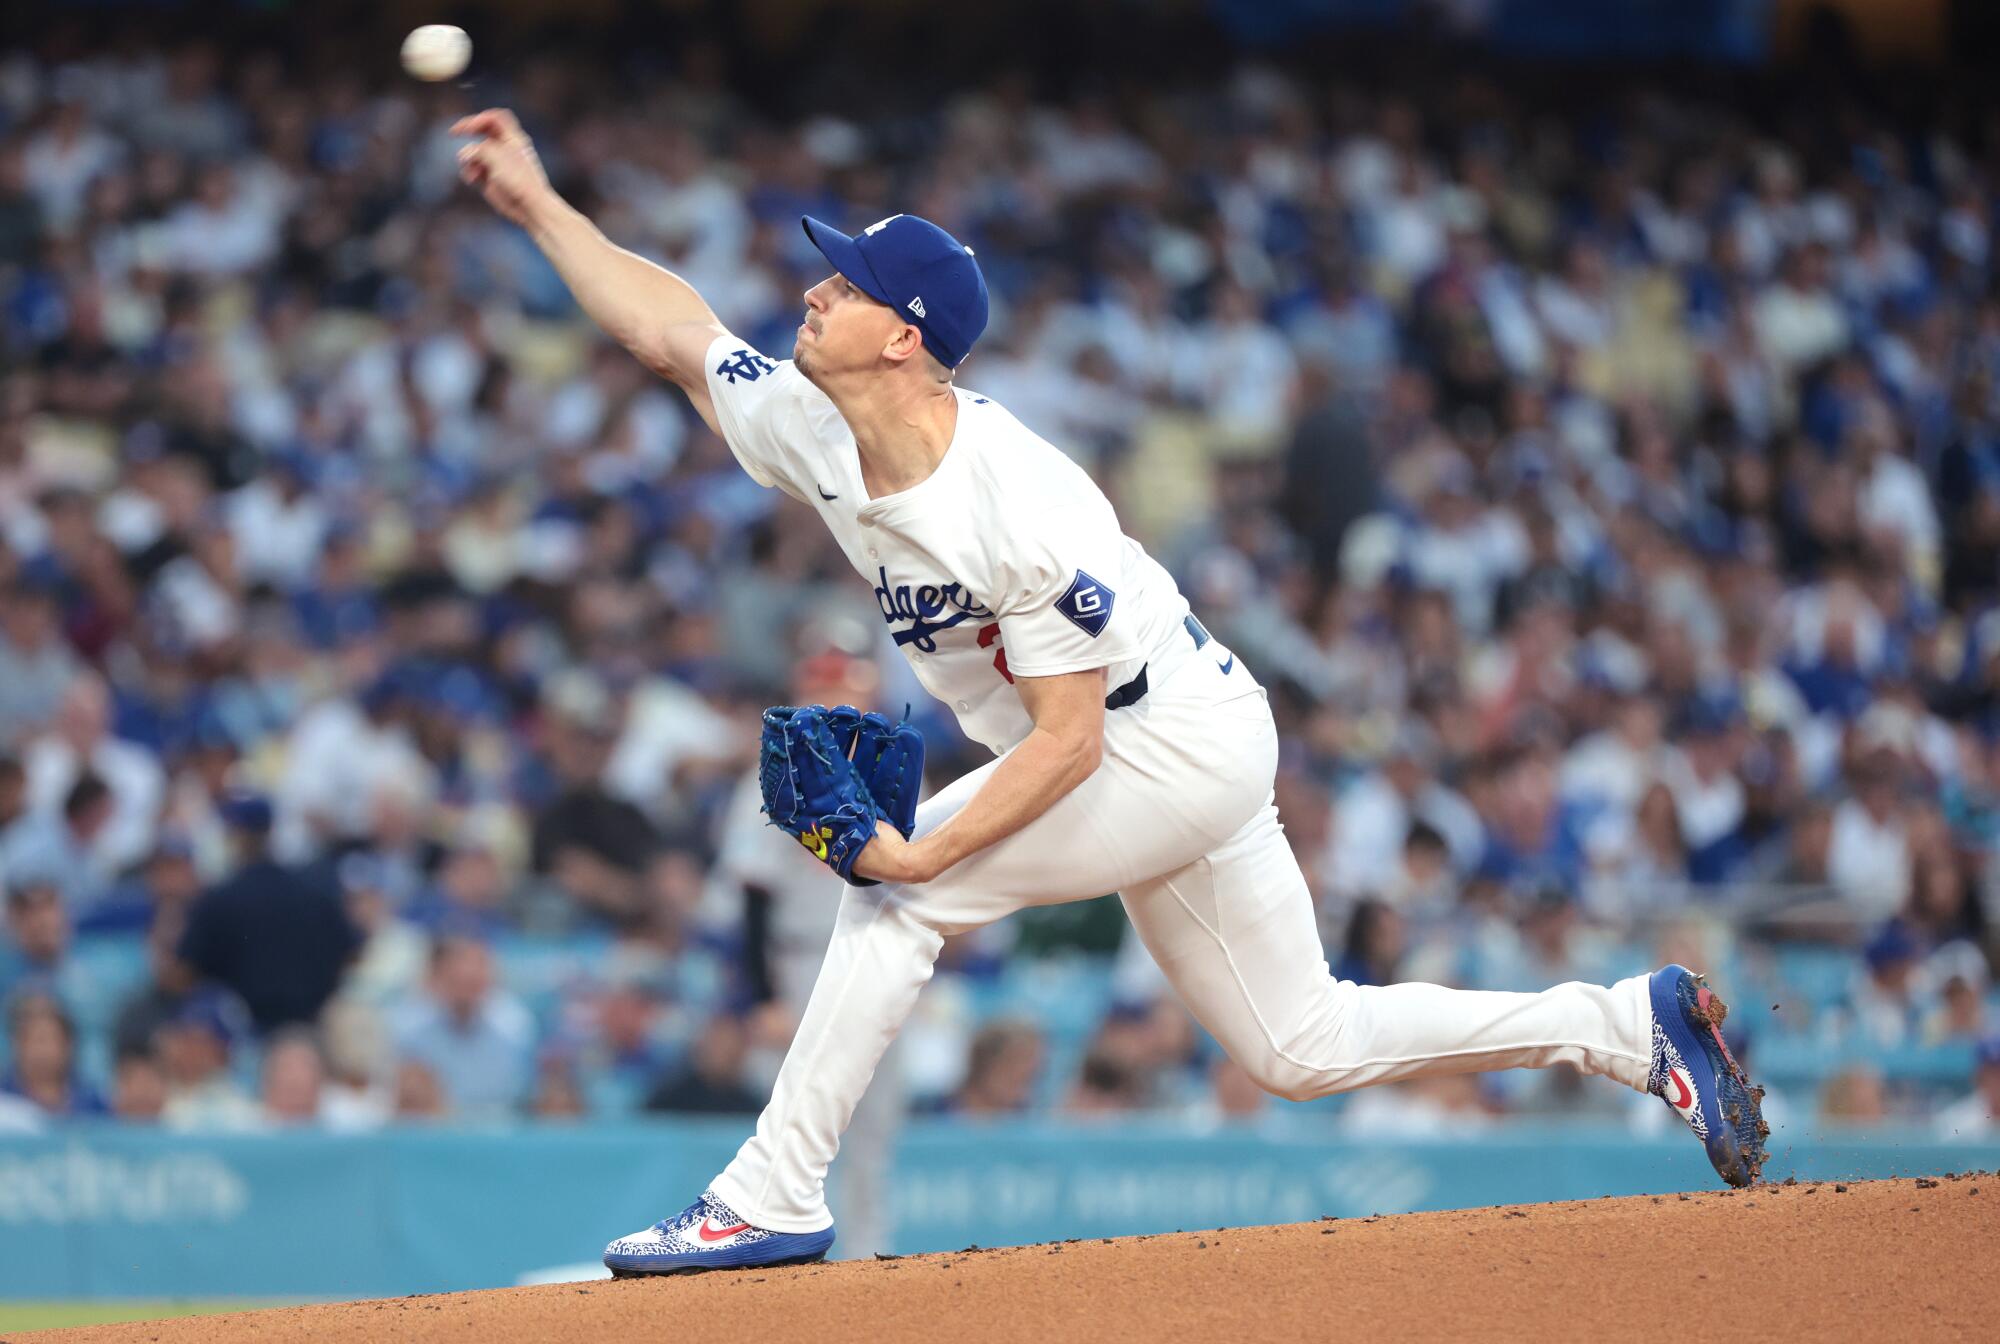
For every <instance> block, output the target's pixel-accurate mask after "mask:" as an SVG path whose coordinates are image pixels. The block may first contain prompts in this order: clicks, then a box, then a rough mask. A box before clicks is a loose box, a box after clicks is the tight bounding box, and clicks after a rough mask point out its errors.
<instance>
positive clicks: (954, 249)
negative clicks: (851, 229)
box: [799, 215, 986, 369]
mask: <svg viewBox="0 0 2000 1344" xmlns="http://www.w3.org/2000/svg"><path fill="white" fill-rule="evenodd" d="M799 223H801V224H803V225H804V226H805V230H806V237H808V238H810V239H812V244H813V246H814V247H816V248H818V249H819V250H820V254H821V255H822V256H824V257H825V258H826V259H827V260H828V261H829V262H831V263H833V269H834V270H836V271H839V272H840V273H841V274H842V275H844V276H846V277H847V278H848V280H849V281H850V282H852V284H853V285H854V287H855V288H856V289H858V290H860V291H861V292H862V293H863V294H866V295H867V296H868V297H869V298H871V299H873V300H875V301H876V302H877V303H886V304H888V305H889V306H890V307H891V308H894V309H895V310H896V311H897V313H898V314H900V315H901V317H902V318H903V320H904V321H905V322H908V323H909V324H910V325H911V326H913V327H915V328H916V329H917V330H918V331H920V332H922V333H923V334H924V348H925V349H926V350H928V351H930V352H931V353H932V354H933V355H935V356H937V358H938V361H939V362H940V363H942V364H943V365H944V366H945V367H946V368H953V369H955V368H957V367H958V366H959V365H960V364H961V363H963V362H964V360H965V357H966V356H967V355H968V354H970V353H972V343H973V342H974V341H976V340H978V339H979V334H980V333H981V332H983V331H985V330H986V277H985V276H983V275H981V274H980V273H979V263H978V262H977V261H974V260H973V258H972V249H971V248H969V247H967V246H965V245H964V244H963V243H961V242H959V241H958V239H956V238H954V237H952V236H951V235H950V234H948V233H946V232H945V231H944V230H943V229H941V228H939V227H938V226H937V225H935V224H933V223H931V222H930V221H929V220H928V219H919V218H918V217H917V216H915V215H891V216H889V217H888V218H887V219H885V220H882V221H881V222H880V223H876V224H870V225H869V226H868V227H867V228H865V229H863V230H862V231H861V232H860V233H859V234H858V235H856V236H854V237H849V236H848V235H847V234H844V233H842V232H841V231H840V230H839V229H836V228H834V227H833V226H832V225H830V224H822V223H821V222H820V221H818V220H816V219H814V218H813V217H812V216H811V215H802V216H800V217H799Z"/></svg>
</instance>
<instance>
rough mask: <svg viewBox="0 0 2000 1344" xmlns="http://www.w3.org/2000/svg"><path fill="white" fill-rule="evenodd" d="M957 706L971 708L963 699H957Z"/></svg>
mask: <svg viewBox="0 0 2000 1344" xmlns="http://www.w3.org/2000/svg"><path fill="white" fill-rule="evenodd" d="M958 707H959V708H960V709H971V708H972V706H971V705H968V704H966V703H965V701H963V700H961V701H959V702H958Z"/></svg>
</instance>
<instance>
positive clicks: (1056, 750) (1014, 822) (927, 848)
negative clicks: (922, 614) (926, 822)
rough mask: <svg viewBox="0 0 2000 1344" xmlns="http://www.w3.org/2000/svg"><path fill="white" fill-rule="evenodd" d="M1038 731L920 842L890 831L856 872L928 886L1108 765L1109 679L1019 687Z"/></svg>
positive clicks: (1083, 675) (1075, 677)
mask: <svg viewBox="0 0 2000 1344" xmlns="http://www.w3.org/2000/svg"><path fill="white" fill-rule="evenodd" d="M1017 684H1018V685H1019V687H1020V689H1021V699H1022V701H1023V703H1024V704H1026V705H1027V708H1028V712H1029V714H1030V715H1032V716H1033V717H1034V719H1035V727H1034V729H1033V730H1032V731H1031V732H1030V733H1029V734H1028V736H1027V737H1026V738H1025V739H1023V740H1022V742H1021V745H1020V746H1018V747H1016V748H1014V750H1013V751H1011V752H1009V753H1008V754H1007V757H1006V759H1005V760H1003V761H1001V762H1000V764H999V766H998V767H997V768H996V769H995V770H994V771H993V774H992V775H991V777H989V778H988V779H987V781H986V783H985V784H984V785H982V786H981V787H980V789H979V792H977V793H975V794H973V795H972V798H971V800H970V801H969V802H967V803H966V805H965V806H964V807H963V808H961V809H960V810H959V811H958V812H957V813H956V814H954V815H953V816H952V817H950V818H949V819H948V820H946V821H945V822H944V823H942V824H941V825H939V826H938V827H937V829H935V830H933V831H931V832H930V833H929V834H928V835H925V836H924V837H923V838H922V839H919V840H915V841H910V842H906V841H904V839H903V838H902V836H900V835H898V834H896V832H895V830H894V829H892V828H891V827H889V826H888V825H887V824H886V823H884V824H880V825H878V826H877V828H876V836H875V839H874V840H872V841H870V842H869V845H868V848H867V849H865V850H863V851H862V853H861V857H860V859H859V860H857V861H856V863H855V865H854V871H855V872H857V873H859V874H861V875H862V876H863V877H873V878H877V879H879V880H881V881H885V882H906V883H908V882H928V881H930V880H931V879H932V878H934V877H936V876H938V875H939V874H940V873H943V872H946V871H948V870H949V869H950V868H951V867H952V866H953V865H955V864H957V863H959V862H961V861H963V860H964V859H966V858H969V857H970V856H972V855H974V854H977V853H979V852H980V851H981V850H983V849H986V848H987V847H988V846H991V845H994V844H998V843H999V842H1000V841H1002V840H1005V839H1006V838H1007V837H1008V836H1010V835H1012V834H1014V833H1015V832H1016V831H1018V830H1020V829H1021V828H1023V827H1024V826H1026V825H1028V824H1029V823H1030V822H1032V821H1034V820H1035V818H1037V817H1039V816H1041V815H1042V814H1043V813H1044V812H1046V811H1048V810H1049V809H1050V808H1051V807H1054V806H1055V805H1056V803H1057V802H1059V801H1060V800H1061V799H1062V798H1064V797H1065V796H1067V795H1068V794H1069V792H1070V790H1072V789H1074V788H1075V787H1076V786H1077V785H1079V784H1081V783H1083V781H1084V780H1086V779H1089V778H1090V776H1091V775H1092V774H1093V773H1094V772H1095V771H1096V770H1097V767H1098V763H1099V762H1100V761H1102V760H1103V758H1104V686H1105V671H1104V669H1103V668H1097V669H1095V670H1093V671H1089V672H1075V673H1069V674H1066V675H1064V676H1059V677H1023V678H1021V679H1020V681H1019V682H1018V683H1017Z"/></svg>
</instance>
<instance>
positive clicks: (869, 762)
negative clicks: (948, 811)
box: [758, 705, 924, 887]
mask: <svg viewBox="0 0 2000 1344" xmlns="http://www.w3.org/2000/svg"><path fill="white" fill-rule="evenodd" d="M923 759H924V743H923V737H922V735H921V734H919V733H918V732H917V731H916V729H914V728H911V727H910V726H909V725H908V724H899V725H894V726H892V725H891V724H890V723H889V721H888V720H887V719H885V718H883V717H882V716H881V715H880V714H863V713H861V712H860V711H859V710H856V709H855V708H854V707H853V706H851V705H838V706H836V707H834V708H832V709H828V708H826V707H825V706H823V705H807V706H805V707H804V708H802V709H793V708H791V707H789V706H785V705H779V706H775V707H773V708H771V709H767V710H765V711H764V731H763V741H762V745H761V748H760V759H759V766H758V785H759V788H760V789H761V791H762V793H763V795H764V814H765V815H766V816H768V817H769V818H770V819H771V824H772V825H774V826H777V827H779V828H780V829H782V830H783V831H784V832H785V833H786V834H788V835H791V836H793V837H795V838H796V839H797V840H798V842H799V843H800V844H802V845H804V846H805V847H806V848H807V849H808V850H810V851H811V852H812V854H813V856H814V857H815V858H817V859H819V860H820V862H822V863H824V864H826V865H827V867H829V868H831V869H833V870H834V871H835V872H836V873H839V874H840V876H841V877H842V878H843V879H845V880H846V881H847V882H849V883H851V884H852V885H854V886H858V887H868V886H874V885H876V884H875V882H874V880H873V879H871V878H865V877H862V878H858V877H856V876H854V861H855V860H856V859H857V858H859V857H860V855H861V851H862V850H863V849H866V848H867V847H868V842H869V841H870V840H872V839H874V838H875V821H876V819H877V818H878V817H879V818H881V819H883V820H886V821H887V822H888V823H889V824H890V825H892V826H894V827H895V828H896V829H897V830H898V831H900V832H901V833H902V835H903V837H904V838H905V839H908V838H909V835H910V831H911V828H912V827H913V826H914V824H915V821H916V810H917V791H918V788H919V786H920V784H921V782H922V778H923ZM877 787H879V788H880V789H881V791H882V792H881V793H880V794H879V795H878V794H877V793H876V789H877Z"/></svg>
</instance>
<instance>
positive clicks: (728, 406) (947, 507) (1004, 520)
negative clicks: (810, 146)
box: [708, 335, 1189, 753]
mask: <svg viewBox="0 0 2000 1344" xmlns="http://www.w3.org/2000/svg"><path fill="white" fill-rule="evenodd" d="M708 390H709V393H710V395H711V396H712V397H713V398H714V401H715V410H716V419H717V421H718V422H720V424H721V426H722V434H723V438H724V439H726V440H727V441H728V443H729V447H730V450H731V451H732V452H734V453H735V454H736V458H737V460H738V461H739V462H741V463H742V464H743V469H744V470H745V471H747V472H749V473H750V476H751V478H752V479H754V480H756V481H757V482H758V483H759V484H761V485H766V486H776V487H777V488H778V489H780V490H783V491H784V492H785V493H786V494H788V495H790V496H792V497H793V498H794V499H798V500H802V501H803V502H805V503H807V504H809V505H811V506H812V507H813V508H815V509H817V510H818V511H819V515H820V517H821V519H822V520H824V521H825V523H826V525H827V527H828V529H829V530H830V531H832V533H833V535H834V537H835V538H836V539H837V540H838V541H839V542H840V546H841V549H842V550H843V551H845V552H846V553H847V558H848V561H849V562H850V563H851V564H853V566H854V568H855V570H856V571H857V572H859V573H860V574H861V576H862V577H863V578H865V579H867V580H868V581H869V582H870V583H872V584H873V585H874V586H875V605H876V608H877V610H879V611H880V612H881V615H882V619H883V621H884V622H886V623H887V624H888V626H889V629H890V632H891V634H892V636H893V637H894V639H895V642H896V647H898V648H899V649H901V650H902V652H903V656H904V657H905V658H907V659H908V660H909V662H910V666H911V668H912V670H914V671H915V673H916V676H917V680H918V681H920V682H922V683H923V685H924V689H925V690H927V691H929V692H930V693H931V694H932V695H934V696H936V697H937V698H938V699H939V700H942V701H944V702H945V703H946V704H947V705H949V706H951V708H952V709H953V710H954V711H955V712H956V713H957V715H958V722H959V726H960V727H961V728H962V729H964V731H965V734H966V736H967V737H969V738H971V739H972V740H973V741H975V742H981V743H984V744H985V745H986V746H988V747H990V748H992V750H993V751H994V752H995V753H999V752H1003V751H1006V750H1007V749H1008V748H1009V747H1012V746H1014V745H1015V744H1016V743H1018V742H1020V741H1021V740H1022V739H1023V738H1025V737H1026V736H1027V735H1028V731H1029V729H1030V728H1032V727H1033V726H1034V725H1033V722H1032V721H1031V720H1030V719H1029V717H1028V712H1027V710H1026V709H1025V708H1023V707H1022V704H1021V697H1020V695H1019V694H1018V693H1017V692H1016V691H1015V690H1014V687H1013V680H1014V678H1015V677H1017V676H1023V677H1047V676H1055V675H1057V674H1059V673H1064V672H1081V671H1086V670H1088V669H1091V668H1097V667H1106V668H1109V669H1110V671H1109V673H1108V681H1107V689H1112V690H1115V689H1116V688H1118V687H1120V686H1122V685H1124V684H1125V683H1126V682H1127V681H1129V680H1131V679H1132V678H1133V677H1134V676H1136V675H1137V674H1138V672H1139V670H1140V669H1141V668H1142V667H1144V666H1146V664H1147V662H1148V660H1149V659H1152V658H1155V657H1158V656H1160V655H1161V654H1163V653H1165V652H1167V651H1168V650H1170V649H1173V650H1176V651H1179V650H1181V649H1184V648H1185V647H1187V646H1188V643H1189V637H1188V633H1187V630H1186V627H1185V624H1184V622H1185V620H1186V618H1187V615H1188V604H1187V600H1186V599H1185V598H1183V597H1182V596H1181V593H1180V589H1179V588H1178V587H1177V586H1176V585H1175V584H1174V581H1173V578H1172V576H1171V575H1169V574H1168V573H1167V571H1166V570H1165V569H1163V568H1161V567H1160V565H1159V563H1158V562H1157V561H1155V560H1154V559H1153V558H1152V557H1151V556H1149V555H1147V554H1146V551H1145V548H1144V547H1142V546H1140V545H1139V543H1138V542H1136V541H1133V540H1132V539H1131V538H1130V537H1127V536H1126V535H1124V533H1123V532H1121V531H1120V530H1119V526H1118V518H1117V516H1116V515H1115V514H1114V513H1113V512H1112V509H1111V502H1110V501H1109V500H1107V499H1106V498H1105V497H1104V492H1103V491H1101V490H1099V489H1098V488H1097V485H1096V483H1095V482H1094V481H1092V480H1091V479H1090V477H1089V476H1088V475H1087V474H1085V472H1084V471H1083V469H1082V468H1081V467H1079V466H1077V465H1076V464H1075V463H1074V462H1072V461H1070V459H1069V458H1067V457H1065V456H1064V455H1063V454H1062V452H1061V451H1060V450H1058V449H1057V448H1055V447H1054V446H1053V445H1052V444H1050V443H1049V442H1048V441H1046V440H1045V439H1042V438H1041V437H1039V436H1038V435H1036V434H1034V433H1033V432H1032V431H1030V430H1029V429H1028V428H1027V427H1026V426H1024V425H1023V424H1022V423H1021V422H1020V421H1018V420H1016V419H1015V418H1014V417H1013V416H1012V415H1010V414H1008V413H1007V411H1006V410H1005V408H1003V407H1001V406H999V405H998V404H996V403H995V402H993V401H992V400H990V399H989V398H986V397H982V396H980V395H979V394H978V393H976V392H969V391H965V390H964V389H957V390H956V391H955V395H956V396H957V397H958V428H957V432H956V433H955V435H954V436H953V438H952V442H951V448H950V451H948V452H947V453H946V454H945V455H944V459H943V461H941V462H940V463H939V464H938V467H937V470H936V471H934V472H933V473H932V474H931V475H930V476H928V477H926V478H925V479H924V480H923V481H921V482H919V483H918V484H916V485H914V486H911V487H910V488H909V489H908V490H903V491H899V492H898V493H896V494H893V495H884V496H882V497H881V498H879V499H870V498H869V497H868V492H867V490H866V489H865V488H864V487H863V485H862V483H861V463H860V458H859V456H858V455H857V453H856V449H855V445H854V435H853V433H852V432H851V431H849V429H848V427H847V422H846V421H845V420H843V419H842V418H841V415H840V412H839V411H838V410H836V409H835V408H834V405H833V402H832V401H831V400H829V399H828V398H827V396H826V394H825V393H824V392H821V391H820V390H819V389H818V388H817V387H814V386H813V385H812V383H811V382H810V381H809V380H808V379H807V378H806V376H805V375H804V374H802V373H800V372H799V371H798V369H797V368H796V367H794V366H793V364H792V363H791V361H789V360H784V361H775V360H771V359H768V358H766V357H765V356H763V355H760V354H758V353H757V352H756V351H755V350H753V349H751V348H750V346H749V345H748V344H747V343H745V342H743V341H741V340H739V339H737V338H736V337H734V336H728V335H724V336H719V337H717V338H716V340H715V341H714V343H713V344H711V345H710V346H709V348H708Z"/></svg>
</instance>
